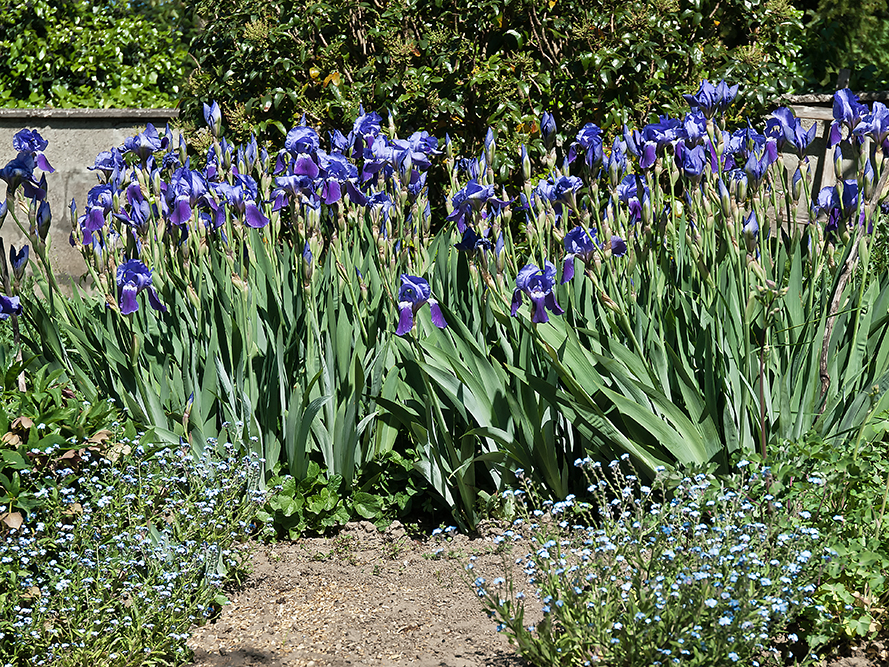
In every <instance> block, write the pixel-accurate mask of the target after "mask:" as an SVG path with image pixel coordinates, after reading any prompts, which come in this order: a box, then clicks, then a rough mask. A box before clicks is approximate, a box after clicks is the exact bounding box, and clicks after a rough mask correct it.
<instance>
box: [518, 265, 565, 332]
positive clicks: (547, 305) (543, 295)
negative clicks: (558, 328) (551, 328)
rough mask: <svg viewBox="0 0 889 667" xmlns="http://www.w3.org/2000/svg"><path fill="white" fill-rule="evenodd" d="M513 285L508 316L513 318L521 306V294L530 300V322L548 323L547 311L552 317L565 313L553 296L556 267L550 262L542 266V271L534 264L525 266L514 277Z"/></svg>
mask: <svg viewBox="0 0 889 667" xmlns="http://www.w3.org/2000/svg"><path fill="white" fill-rule="evenodd" d="M515 284H516V288H515V291H514V292H513V293H512V308H511V309H510V314H511V315H512V316H513V317H515V316H516V313H517V312H518V310H519V306H521V305H522V294H527V295H528V298H529V299H531V306H532V312H531V321H532V322H534V323H535V324H544V323H546V322H549V316H548V315H547V314H546V311H547V310H549V311H550V312H552V313H553V314H554V315H561V314H562V313H564V312H565V311H564V310H562V308H561V306H559V304H558V302H556V295H555V294H553V288H554V287H555V284H556V267H555V266H553V265H552V263H551V262H546V263H545V264H544V268H543V271H541V270H540V269H539V268H537V266H536V265H534V264H528V265H526V266H525V267H524V268H523V269H521V270H520V271H519V274H518V275H517V276H516V280H515Z"/></svg>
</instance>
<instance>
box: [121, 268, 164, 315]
mask: <svg viewBox="0 0 889 667" xmlns="http://www.w3.org/2000/svg"><path fill="white" fill-rule="evenodd" d="M117 289H118V290H120V312H121V313H122V314H123V315H129V314H131V313H135V312H136V311H137V310H139V303H138V302H137V301H136V296H137V295H138V294H139V293H140V292H142V291H143V290H147V291H148V303H149V304H151V307H152V308H154V309H155V310H159V311H161V312H163V313H165V312H167V307H166V306H165V305H164V304H162V303H161V302H160V299H159V298H158V296H157V292H156V291H155V289H154V287H152V286H151V271H150V270H149V269H148V267H147V266H145V265H144V264H143V263H142V262H140V261H139V260H138V259H130V260H127V261H126V262H124V263H123V264H121V265H120V266H118V267H117Z"/></svg>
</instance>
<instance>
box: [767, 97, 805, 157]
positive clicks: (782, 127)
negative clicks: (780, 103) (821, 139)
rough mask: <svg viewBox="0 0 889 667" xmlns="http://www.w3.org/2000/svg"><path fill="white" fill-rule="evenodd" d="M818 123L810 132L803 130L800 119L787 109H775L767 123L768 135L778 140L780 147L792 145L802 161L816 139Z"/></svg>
mask: <svg viewBox="0 0 889 667" xmlns="http://www.w3.org/2000/svg"><path fill="white" fill-rule="evenodd" d="M817 130H818V123H813V124H812V127H810V128H809V131H808V132H807V131H806V130H804V129H803V125H802V123H801V122H800V119H799V118H797V117H796V116H794V115H793V112H792V111H791V110H790V109H788V108H787V107H781V108H780V109H775V110H774V111H773V112H772V117H771V118H770V119H769V120H768V122H767V123H766V134H768V135H770V136H772V137H774V138H776V139H777V140H778V143H779V147H780V146H781V145H783V144H785V143H787V144H790V146H792V147H793V149H794V150H795V151H796V154H797V156H798V157H799V158H800V159H802V158H803V156H804V155H805V154H806V149H807V148H808V147H809V144H810V143H812V141H813V140H814V139H815V133H816V132H817Z"/></svg>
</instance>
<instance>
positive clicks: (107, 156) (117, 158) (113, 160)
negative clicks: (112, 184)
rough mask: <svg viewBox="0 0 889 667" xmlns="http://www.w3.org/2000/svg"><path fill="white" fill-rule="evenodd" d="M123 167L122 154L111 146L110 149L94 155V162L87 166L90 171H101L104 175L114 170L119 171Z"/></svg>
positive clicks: (109, 174) (108, 174)
mask: <svg viewBox="0 0 889 667" xmlns="http://www.w3.org/2000/svg"><path fill="white" fill-rule="evenodd" d="M125 168H126V163H125V162H124V160H123V155H121V154H120V151H119V150H117V149H116V148H112V149H111V150H110V151H102V152H101V153H99V154H98V155H97V156H96V161H95V164H94V165H93V166H92V167H87V169H89V170H90V171H101V172H102V173H103V174H105V176H106V177H109V176H111V175H112V174H114V173H115V172H118V173H119V172H120V171H121V170H122V169H125Z"/></svg>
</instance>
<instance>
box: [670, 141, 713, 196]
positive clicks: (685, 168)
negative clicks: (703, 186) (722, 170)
mask: <svg viewBox="0 0 889 667" xmlns="http://www.w3.org/2000/svg"><path fill="white" fill-rule="evenodd" d="M676 161H677V162H678V163H679V167H680V168H681V169H682V173H683V174H684V175H685V177H686V178H688V179H689V180H690V181H691V182H692V183H693V184H694V185H698V184H699V183H700V182H701V178H702V177H703V175H704V168H705V167H706V166H707V151H706V149H705V148H704V146H695V147H694V148H688V147H687V146H686V145H685V144H684V143H683V142H681V141H680V142H678V143H677V144H676Z"/></svg>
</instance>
